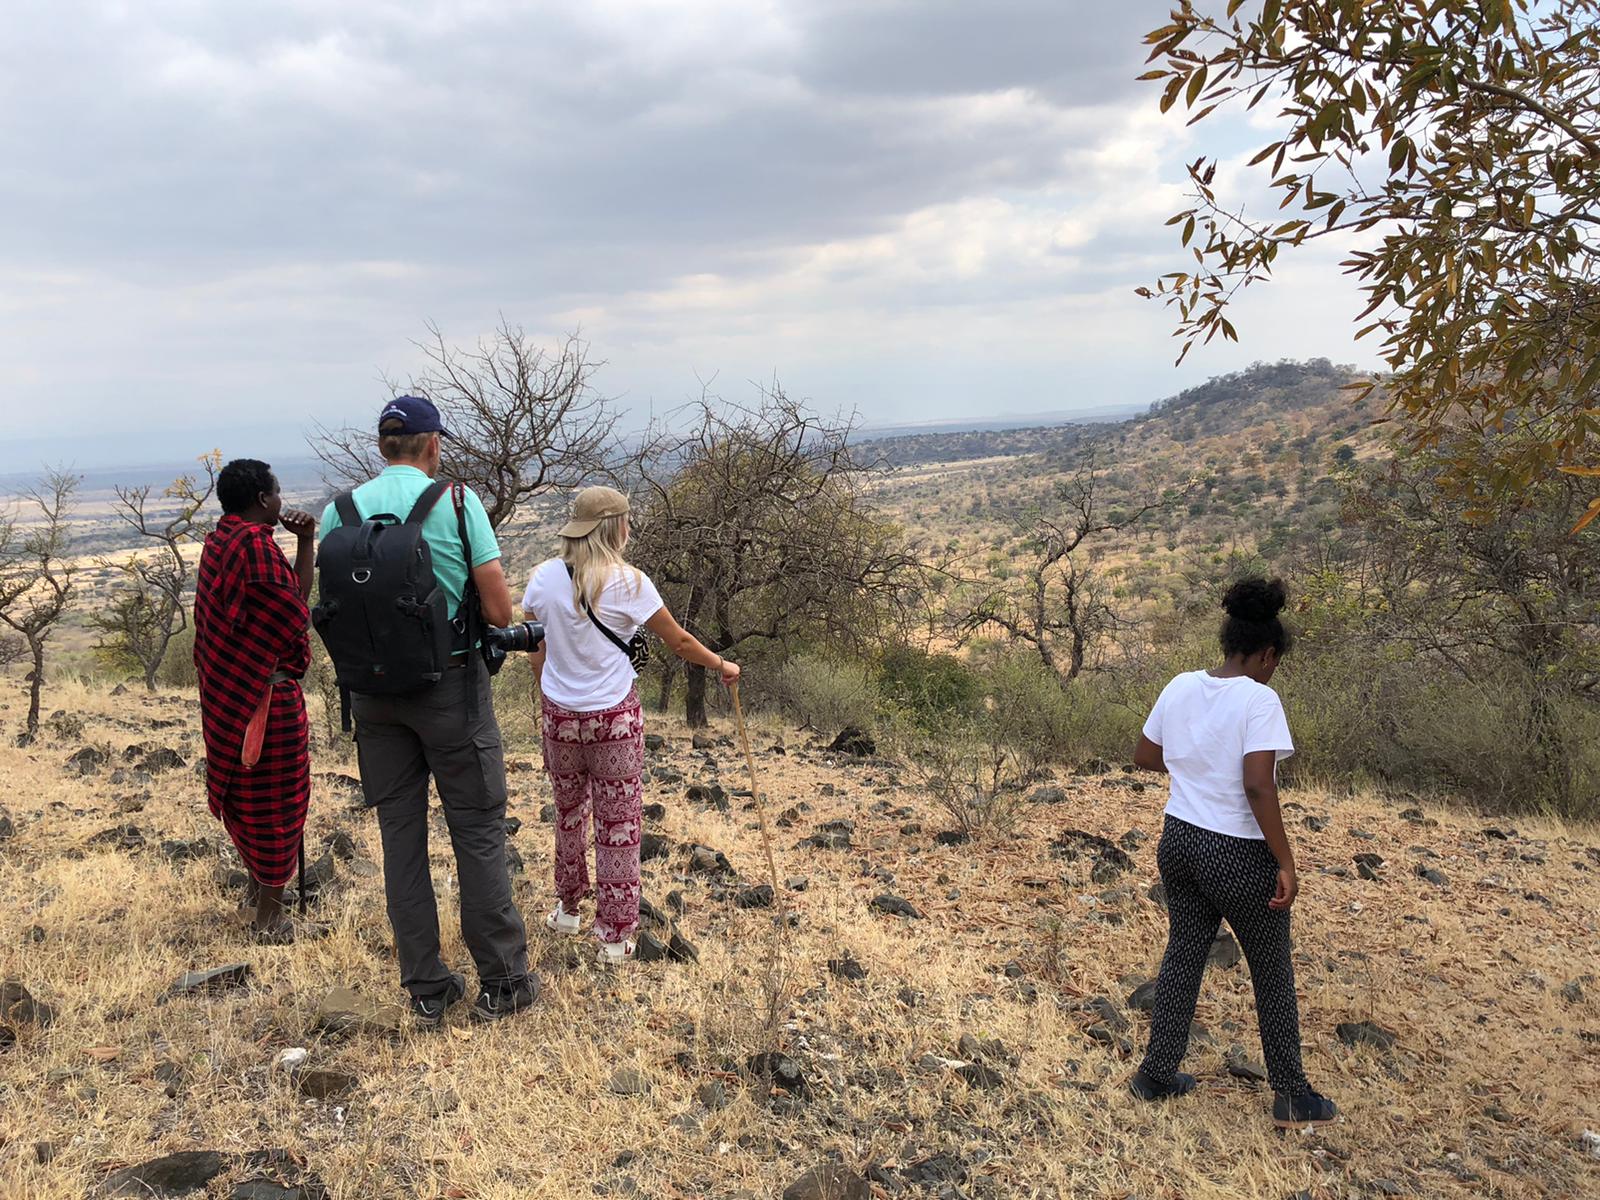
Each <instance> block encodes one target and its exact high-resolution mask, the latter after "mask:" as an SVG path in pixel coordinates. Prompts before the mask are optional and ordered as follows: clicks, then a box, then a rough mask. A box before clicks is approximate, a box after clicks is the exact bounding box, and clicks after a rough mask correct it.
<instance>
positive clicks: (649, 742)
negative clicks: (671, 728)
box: [644, 733, 667, 754]
mask: <svg viewBox="0 0 1600 1200" xmlns="http://www.w3.org/2000/svg"><path fill="white" fill-rule="evenodd" d="M644 748H645V749H646V750H648V751H650V753H652V754H656V753H658V752H660V751H662V750H665V749H666V748H667V739H666V738H664V737H662V736H661V735H660V734H659V733H647V734H645V735H644Z"/></svg>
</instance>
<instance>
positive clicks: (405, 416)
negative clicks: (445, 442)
mask: <svg viewBox="0 0 1600 1200" xmlns="http://www.w3.org/2000/svg"><path fill="white" fill-rule="evenodd" d="M378 432H379V433H399V434H406V433H437V434H439V435H440V436H441V437H449V436H450V431H449V430H448V429H446V428H445V427H444V419H443V418H442V417H440V416H439V410H438V409H437V408H435V407H434V404H433V401H432V400H428V399H426V398H425V397H422V396H396V397H395V398H394V399H393V400H391V401H389V403H387V404H385V405H384V406H383V411H382V412H381V413H379V414H378Z"/></svg>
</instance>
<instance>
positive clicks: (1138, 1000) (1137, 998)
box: [1128, 979, 1156, 1013]
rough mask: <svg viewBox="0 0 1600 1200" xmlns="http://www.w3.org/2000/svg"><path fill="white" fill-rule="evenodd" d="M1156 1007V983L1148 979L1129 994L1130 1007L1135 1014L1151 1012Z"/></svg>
mask: <svg viewBox="0 0 1600 1200" xmlns="http://www.w3.org/2000/svg"><path fill="white" fill-rule="evenodd" d="M1155 1006H1156V981H1155V980H1154V979H1146V980H1145V981H1144V982H1143V983H1141V984H1140V985H1139V986H1138V987H1136V988H1134V989H1133V991H1131V992H1129V993H1128V1007H1129V1008H1131V1009H1133V1011H1134V1012H1144V1013H1147V1012H1151V1011H1153V1010H1154V1009H1155Z"/></svg>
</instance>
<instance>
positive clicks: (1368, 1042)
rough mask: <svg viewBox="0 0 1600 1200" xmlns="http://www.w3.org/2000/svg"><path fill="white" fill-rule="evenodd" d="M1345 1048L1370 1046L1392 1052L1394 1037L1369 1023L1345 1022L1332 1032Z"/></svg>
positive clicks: (1379, 1026)
mask: <svg viewBox="0 0 1600 1200" xmlns="http://www.w3.org/2000/svg"><path fill="white" fill-rule="evenodd" d="M1333 1032H1334V1033H1335V1034H1336V1035H1337V1036H1338V1038H1339V1040H1340V1041H1341V1042H1343V1043H1344V1044H1345V1045H1346V1046H1372V1047H1374V1048H1376V1049H1378V1050H1392V1049H1393V1048H1394V1044H1395V1040H1396V1038H1395V1035H1394V1034H1393V1033H1391V1032H1390V1031H1389V1030H1387V1029H1385V1028H1384V1027H1383V1026H1381V1025H1375V1024H1373V1023H1372V1022H1371V1021H1345V1022H1341V1023H1340V1024H1339V1025H1337V1026H1335V1027H1334V1031H1333Z"/></svg>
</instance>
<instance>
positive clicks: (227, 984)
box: [167, 963, 250, 996]
mask: <svg viewBox="0 0 1600 1200" xmlns="http://www.w3.org/2000/svg"><path fill="white" fill-rule="evenodd" d="M249 979H250V964H249V963H230V964H229V965H228V966H225V967H212V968H211V969H210V970H208V971H186V972H185V973H184V974H182V975H180V976H179V977H178V980H177V982H176V983H174V984H173V985H172V986H171V987H170V988H168V989H167V995H169V996H194V995H199V994H201V993H211V994H214V993H216V992H222V991H227V990H228V989H229V988H236V987H243V986H244V985H245V984H246V983H247V982H249Z"/></svg>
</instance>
